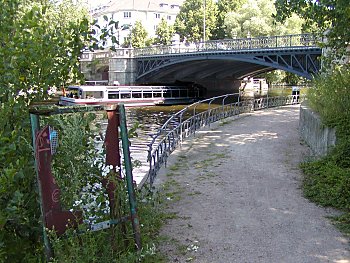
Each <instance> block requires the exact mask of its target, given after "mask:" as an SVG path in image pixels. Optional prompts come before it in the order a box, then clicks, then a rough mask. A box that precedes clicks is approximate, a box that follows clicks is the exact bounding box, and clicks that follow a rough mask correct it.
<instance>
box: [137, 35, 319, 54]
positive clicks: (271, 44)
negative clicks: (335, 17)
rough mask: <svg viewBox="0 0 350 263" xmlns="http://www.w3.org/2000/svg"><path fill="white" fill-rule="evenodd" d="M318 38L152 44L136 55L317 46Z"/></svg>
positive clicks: (138, 50)
mask: <svg viewBox="0 0 350 263" xmlns="http://www.w3.org/2000/svg"><path fill="white" fill-rule="evenodd" d="M316 44H317V38H316V37H315V36H314V35H312V34H297V35H285V36H266V37H265V36H264V37H254V38H236V39H223V40H210V41H206V42H197V43H191V44H188V45H185V44H183V43H180V44H173V45H168V46H152V47H146V48H136V49H135V50H134V56H149V55H162V54H180V53H190V52H205V51H224V50H247V49H248V50H250V49H271V48H286V47H290V48H293V47H316Z"/></svg>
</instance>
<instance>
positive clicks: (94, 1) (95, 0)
mask: <svg viewBox="0 0 350 263" xmlns="http://www.w3.org/2000/svg"><path fill="white" fill-rule="evenodd" d="M88 2H89V5H91V8H94V7H96V6H98V5H100V4H105V3H108V2H109V0H88Z"/></svg>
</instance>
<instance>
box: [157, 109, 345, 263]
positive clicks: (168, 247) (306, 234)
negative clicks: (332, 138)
mask: <svg viewBox="0 0 350 263" xmlns="http://www.w3.org/2000/svg"><path fill="white" fill-rule="evenodd" d="M298 119H299V106H298V105H294V106H286V107H281V108H275V109H269V110H264V111H257V112H254V113H250V114H246V115H242V116H240V117H238V118H237V117H236V118H231V119H227V120H224V121H222V122H220V123H216V124H215V125H212V126H211V127H210V128H208V129H206V130H203V131H200V132H198V133H196V136H195V138H190V139H187V140H186V141H185V143H184V144H183V146H182V147H181V149H180V148H179V149H178V150H176V151H175V152H174V153H173V154H172V155H171V156H170V158H169V160H168V165H167V168H162V169H161V171H160V173H159V175H158V177H157V179H156V183H157V184H158V185H165V188H166V190H165V191H166V193H167V209H166V212H167V213H168V214H169V215H173V218H174V219H171V220H169V221H168V223H167V224H166V225H165V226H164V227H163V228H162V230H161V233H160V235H161V236H163V237H164V240H165V241H164V242H163V243H162V245H161V246H160V250H161V251H162V252H163V253H165V254H166V255H168V257H169V262H198V263H216V262H219V263H229V262H249V263H250V262H268V263H273V262H293V263H299V262H300V263H306V262H337V263H345V262H350V254H349V251H348V241H347V239H346V238H345V237H344V236H343V235H342V234H341V233H340V232H338V231H337V230H336V229H335V227H334V226H333V225H332V224H331V223H330V221H329V220H328V219H327V218H326V217H327V216H330V215H333V214H334V213H335V211H332V210H330V209H324V208H321V207H318V206H316V205H315V204H313V203H311V202H309V201H308V200H307V199H305V198H304V197H303V196H302V190H301V189H300V188H301V180H302V173H301V171H300V169H299V166H298V165H299V163H300V162H302V161H303V160H305V158H306V156H307V153H308V148H307V146H305V145H304V144H303V143H302V142H301V141H300V139H299V134H298Z"/></svg>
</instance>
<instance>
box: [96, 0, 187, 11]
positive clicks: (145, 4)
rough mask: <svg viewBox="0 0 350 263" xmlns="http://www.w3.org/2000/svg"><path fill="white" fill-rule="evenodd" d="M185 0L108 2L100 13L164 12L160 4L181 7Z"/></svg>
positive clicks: (119, 0)
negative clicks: (130, 11)
mask: <svg viewBox="0 0 350 263" xmlns="http://www.w3.org/2000/svg"><path fill="white" fill-rule="evenodd" d="M184 1H185V0H110V1H109V2H108V3H107V4H106V8H105V9H103V10H99V12H101V13H112V12H117V11H122V10H136V11H164V9H163V8H162V7H161V4H165V5H168V6H169V8H171V6H172V5H177V6H181V5H182V3H183V2H184Z"/></svg>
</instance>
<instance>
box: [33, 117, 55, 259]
mask: <svg viewBox="0 0 350 263" xmlns="http://www.w3.org/2000/svg"><path fill="white" fill-rule="evenodd" d="M30 123H31V126H32V143H33V149H34V153H35V152H36V133H37V132H38V131H39V130H40V123H39V115H36V114H32V113H31V114H30ZM34 156H35V154H34ZM37 164H38V160H37V159H36V157H35V170H36V181H37V186H38V193H39V203H40V212H41V217H42V223H43V225H42V228H43V240H44V246H45V256H46V260H47V262H48V261H50V260H51V259H52V258H53V250H52V247H51V244H50V240H49V237H48V236H47V233H46V229H45V225H46V224H45V215H44V211H43V204H42V200H43V199H42V193H41V185H40V180H39V173H38V165H37Z"/></svg>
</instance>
